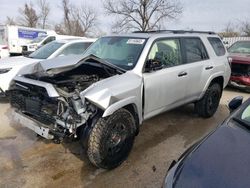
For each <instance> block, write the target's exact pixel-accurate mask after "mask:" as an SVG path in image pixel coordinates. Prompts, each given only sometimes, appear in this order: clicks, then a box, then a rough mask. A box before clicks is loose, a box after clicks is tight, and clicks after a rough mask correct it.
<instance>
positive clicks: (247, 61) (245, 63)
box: [230, 57, 250, 89]
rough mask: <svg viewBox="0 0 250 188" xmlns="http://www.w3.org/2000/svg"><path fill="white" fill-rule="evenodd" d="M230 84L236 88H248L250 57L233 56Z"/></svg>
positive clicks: (249, 84) (249, 83) (249, 81)
mask: <svg viewBox="0 0 250 188" xmlns="http://www.w3.org/2000/svg"><path fill="white" fill-rule="evenodd" d="M232 59H233V61H232V64H231V70H232V73H231V78H230V85H231V86H235V87H238V88H243V89H249V88H250V58H243V57H233V58H232Z"/></svg>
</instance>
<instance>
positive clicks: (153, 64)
mask: <svg viewBox="0 0 250 188" xmlns="http://www.w3.org/2000/svg"><path fill="white" fill-rule="evenodd" d="M160 69H162V63H161V62H160V61H159V60H156V59H148V60H147V61H146V66H145V72H151V71H156V70H160Z"/></svg>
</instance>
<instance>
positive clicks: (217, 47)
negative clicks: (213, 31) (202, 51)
mask: <svg viewBox="0 0 250 188" xmlns="http://www.w3.org/2000/svg"><path fill="white" fill-rule="evenodd" d="M208 41H209V42H210V44H211V46H212V47H213V49H214V52H215V54H216V55H217V56H223V55H225V54H226V50H225V47H224V45H223V44H222V42H221V40H220V39H219V38H217V37H208Z"/></svg>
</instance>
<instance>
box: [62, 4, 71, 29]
mask: <svg viewBox="0 0 250 188" xmlns="http://www.w3.org/2000/svg"><path fill="white" fill-rule="evenodd" d="M62 9H63V15H64V20H63V22H64V27H65V29H64V30H66V31H65V32H66V33H67V34H71V33H72V31H71V20H70V14H71V11H70V9H71V5H70V3H69V0H62Z"/></svg>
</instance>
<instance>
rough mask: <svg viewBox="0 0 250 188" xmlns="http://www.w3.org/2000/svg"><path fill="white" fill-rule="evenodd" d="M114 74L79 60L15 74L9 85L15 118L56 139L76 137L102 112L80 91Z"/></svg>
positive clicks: (114, 71)
mask: <svg viewBox="0 0 250 188" xmlns="http://www.w3.org/2000/svg"><path fill="white" fill-rule="evenodd" d="M93 61H94V60H93ZM93 61H92V62H93ZM52 73H53V74H52ZM116 74H119V73H118V72H117V71H116V70H115V69H110V68H108V67H105V68H104V67H103V66H93V65H90V64H88V63H79V64H78V65H77V66H74V67H67V68H66V69H65V68H64V69H62V70H60V69H57V70H56V71H55V72H53V70H50V73H48V72H47V71H44V72H37V73H34V74H29V75H24V76H17V77H16V78H15V80H14V81H13V82H12V84H11V86H10V90H9V96H10V103H11V106H12V107H14V108H15V109H16V119H17V120H18V121H20V122H21V123H22V124H23V125H24V126H27V127H28V128H30V129H32V130H33V131H35V132H36V133H37V134H39V135H40V136H43V137H45V138H47V139H53V140H55V141H62V140H63V138H65V137H73V138H76V137H77V136H78V134H77V133H78V131H79V129H80V127H81V128H84V127H85V126H87V125H88V124H90V123H91V122H92V121H93V119H94V118H95V117H98V115H97V114H101V113H102V111H101V110H100V109H99V108H98V107H96V106H95V105H94V104H92V103H91V102H89V101H88V100H87V99H85V98H84V97H83V96H82V95H81V94H80V93H81V92H82V91H84V90H86V89H87V88H89V87H90V86H91V85H93V84H94V83H96V82H99V81H101V80H103V79H106V78H108V77H111V76H114V75H116ZM25 120H26V121H25Z"/></svg>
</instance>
